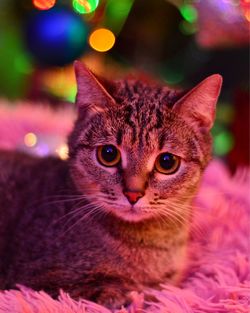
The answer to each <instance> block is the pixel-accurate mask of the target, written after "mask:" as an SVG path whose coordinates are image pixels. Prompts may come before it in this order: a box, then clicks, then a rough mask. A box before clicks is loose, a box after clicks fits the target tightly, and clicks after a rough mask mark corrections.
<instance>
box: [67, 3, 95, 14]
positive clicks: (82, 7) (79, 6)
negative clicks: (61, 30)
mask: <svg viewBox="0 0 250 313" xmlns="http://www.w3.org/2000/svg"><path fill="white" fill-rule="evenodd" d="M98 4H99V0H73V8H74V10H75V11H76V12H77V13H80V14H88V13H91V12H93V11H95V9H96V8H97V6H98Z"/></svg>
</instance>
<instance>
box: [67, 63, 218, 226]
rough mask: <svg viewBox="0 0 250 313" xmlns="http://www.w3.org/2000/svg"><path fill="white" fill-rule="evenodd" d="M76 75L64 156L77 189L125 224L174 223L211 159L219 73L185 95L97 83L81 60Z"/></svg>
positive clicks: (140, 85) (130, 84) (161, 88)
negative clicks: (70, 128)
mask: <svg viewBox="0 0 250 313" xmlns="http://www.w3.org/2000/svg"><path fill="white" fill-rule="evenodd" d="M76 78H77V85H78V93H77V100H76V101H77V106H78V111H79V113H78V119H77V121H76V123H75V127H74V130H73V132H72V134H71V136H70V138H69V151H70V165H71V174H72V178H73V180H74V182H75V185H76V186H77V188H78V190H79V191H82V192H83V193H84V194H86V195H87V198H88V201H90V203H92V204H93V205H95V206H97V207H100V208H101V209H100V210H102V211H103V212H109V213H111V214H114V215H116V216H117V217H119V218H121V219H123V220H126V221H129V222H138V221H142V220H146V219H150V218H157V217H159V218H160V216H161V217H164V218H166V217H167V216H169V217H170V218H171V216H177V217H178V218H179V219H180V218H181V216H182V215H185V214H186V213H187V212H184V211H185V203H190V200H191V198H192V196H193V195H194V193H195V191H196V189H197V186H198V184H199V180H200V177H201V174H202V172H203V170H204V168H205V166H206V164H207V163H208V161H209V159H210V153H211V136H210V129H211V127H212V125H213V122H214V116H215V106H216V102H217V98H218V96H219V92H220V88H221V83H222V78H221V76H220V75H212V76H210V77H208V78H206V79H205V80H203V81H202V82H201V83H200V84H198V85H197V86H196V87H194V88H193V89H192V90H191V91H189V92H188V93H186V94H185V95H181V94H180V93H178V92H174V91H171V90H170V89H168V88H167V87H165V86H159V85H155V86H151V85H148V84H146V83H143V82H142V81H138V80H121V81H117V82H112V83H107V82H104V81H103V80H101V81H100V80H98V79H97V78H96V76H95V75H94V74H93V73H92V72H90V71H89V70H88V69H87V68H85V67H84V66H83V65H82V64H80V63H79V62H77V63H76Z"/></svg>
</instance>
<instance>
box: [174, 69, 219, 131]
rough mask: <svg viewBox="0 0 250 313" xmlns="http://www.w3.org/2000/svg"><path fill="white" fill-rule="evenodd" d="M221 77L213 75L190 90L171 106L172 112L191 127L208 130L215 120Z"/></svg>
mask: <svg viewBox="0 0 250 313" xmlns="http://www.w3.org/2000/svg"><path fill="white" fill-rule="evenodd" d="M221 85H222V77H221V75H219V74H214V75H211V76H209V77H207V78H206V79H204V80H203V81H202V82H201V83H199V84H198V85H197V86H195V87H194V88H193V89H191V90H190V91H189V92H188V93H187V94H186V95H184V96H183V97H182V98H181V99H179V100H178V101H177V102H176V103H175V104H174V106H173V111H174V112H176V113H177V114H178V115H181V116H182V117H183V118H184V119H185V120H186V121H188V122H189V123H191V124H192V125H194V126H196V127H198V128H202V129H206V130H210V129H211V128H212V126H213V123H214V119H215V108H216V103H217V100H218V97H219V94H220V90H221Z"/></svg>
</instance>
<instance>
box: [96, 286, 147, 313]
mask: <svg viewBox="0 0 250 313" xmlns="http://www.w3.org/2000/svg"><path fill="white" fill-rule="evenodd" d="M98 303H101V304H102V305H104V306H105V307H107V308H108V309H111V310H112V311H115V312H117V313H118V312H120V310H122V309H123V308H128V310H129V311H130V310H131V309H132V311H133V312H135V311H137V310H140V309H142V308H143V303H144V295H143V294H139V293H138V292H135V291H132V292H127V293H125V294H121V293H114V294H112V295H110V294H109V295H107V294H106V293H105V292H104V293H103V294H102V295H101V297H100V298H99V299H98ZM117 310H118V311H117ZM121 312H122V311H121ZM126 312H127V311H126Z"/></svg>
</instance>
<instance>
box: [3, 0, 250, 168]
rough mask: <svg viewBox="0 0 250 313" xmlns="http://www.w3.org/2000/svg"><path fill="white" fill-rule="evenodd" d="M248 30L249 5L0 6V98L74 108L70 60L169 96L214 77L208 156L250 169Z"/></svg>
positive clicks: (97, 0)
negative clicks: (216, 91) (163, 89)
mask: <svg viewBox="0 0 250 313" xmlns="http://www.w3.org/2000/svg"><path fill="white" fill-rule="evenodd" d="M249 25H250V0H196V1H191V0H186V1H181V0H57V1H56V0H0V73H1V75H0V98H3V99H10V100H11V101H15V100H19V99H25V100H26V99H27V100H31V101H32V103H33V105H34V106H35V105H36V103H37V102H40V101H41V100H42V101H43V100H45V101H49V102H50V103H51V105H52V106H54V107H58V106H60V105H62V104H63V105H68V106H73V105H74V104H73V103H74V99H75V95H76V83H75V78H74V73H73V67H72V63H73V61H74V60H75V59H80V60H82V61H83V62H85V64H87V65H88V66H89V67H90V68H91V69H92V70H93V71H94V72H95V73H97V74H100V75H104V76H105V77H108V78H119V77H122V76H124V75H128V74H130V73H137V75H138V73H140V75H141V74H143V75H147V76H149V77H156V78H157V79H160V80H162V81H163V82H165V83H166V84H168V85H169V86H170V87H173V88H174V87H176V86H177V87H181V88H190V87H192V86H193V85H194V84H196V83H198V82H199V81H200V80H202V79H203V78H205V77H206V76H208V75H210V74H213V73H220V74H221V75H222V76H223V77H224V84H223V90H222V95H221V97H220V101H219V104H218V110H217V120H216V123H215V126H214V128H213V136H214V154H215V155H216V156H217V157H220V158H222V159H223V160H225V161H226V162H227V163H228V164H229V166H230V168H231V169H232V170H234V169H235V167H236V166H238V165H247V164H249ZM10 105H11V104H10ZM27 135H28V136H29V140H28V139H27V138H28V137H27V136H26V137H27V138H26V140H27V141H25V142H26V144H27V146H32V145H37V144H38V143H37V138H36V135H35V134H32V133H29V134H27ZM32 136H33V137H32ZM44 140H45V139H44Z"/></svg>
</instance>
